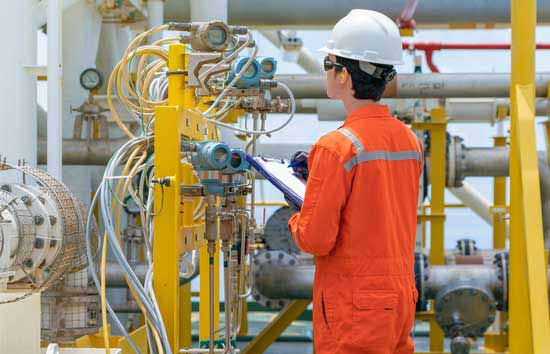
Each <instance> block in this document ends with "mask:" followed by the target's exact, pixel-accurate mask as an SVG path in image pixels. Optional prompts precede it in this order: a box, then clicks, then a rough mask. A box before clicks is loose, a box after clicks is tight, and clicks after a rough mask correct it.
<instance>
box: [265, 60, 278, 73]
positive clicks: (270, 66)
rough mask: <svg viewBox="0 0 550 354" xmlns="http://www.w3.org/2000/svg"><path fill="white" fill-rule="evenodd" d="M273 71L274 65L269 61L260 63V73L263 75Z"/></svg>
mask: <svg viewBox="0 0 550 354" xmlns="http://www.w3.org/2000/svg"><path fill="white" fill-rule="evenodd" d="M273 70H275V65H274V64H273V62H272V61H271V60H264V61H263V63H262V71H263V72H264V73H269V74H270V73H272V72H273Z"/></svg>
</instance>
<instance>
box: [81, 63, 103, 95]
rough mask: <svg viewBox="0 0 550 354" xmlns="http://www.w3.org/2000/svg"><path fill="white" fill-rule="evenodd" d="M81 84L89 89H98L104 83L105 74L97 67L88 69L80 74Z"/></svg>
mask: <svg viewBox="0 0 550 354" xmlns="http://www.w3.org/2000/svg"><path fill="white" fill-rule="evenodd" d="M80 85H81V86H82V87H83V88H84V89H86V90H88V91H92V90H97V89H98V88H100V87H101V85H103V76H102V75H101V73H100V72H99V70H97V69H95V68H89V69H86V70H84V71H83V72H82V74H80Z"/></svg>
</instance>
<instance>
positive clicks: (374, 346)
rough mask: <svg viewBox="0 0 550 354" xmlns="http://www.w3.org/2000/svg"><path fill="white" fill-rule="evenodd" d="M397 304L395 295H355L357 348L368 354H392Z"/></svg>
mask: <svg viewBox="0 0 550 354" xmlns="http://www.w3.org/2000/svg"><path fill="white" fill-rule="evenodd" d="M398 302H399V297H398V294H397V293H396V292H392V291H355V292H354V293H353V307H352V320H353V332H354V335H355V340H354V342H355V343H354V344H355V345H357V346H358V347H360V348H361V349H362V350H364V351H365V353H376V354H387V353H388V354H389V353H392V352H393V349H394V348H395V340H396V337H395V321H396V317H397V305H398Z"/></svg>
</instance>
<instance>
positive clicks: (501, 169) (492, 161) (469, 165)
mask: <svg viewBox="0 0 550 354" xmlns="http://www.w3.org/2000/svg"><path fill="white" fill-rule="evenodd" d="M462 155H463V158H462V159H461V161H459V162H458V163H457V173H458V174H459V175H462V176H464V177H491V176H496V177H503V176H509V175H510V172H509V167H510V150H509V149H508V148H504V147H493V148H467V147H463V148H462ZM538 166H539V178H540V198H541V208H542V222H543V228H544V240H545V247H546V248H549V247H550V168H549V167H548V164H547V163H546V152H544V151H539V152H538Z"/></svg>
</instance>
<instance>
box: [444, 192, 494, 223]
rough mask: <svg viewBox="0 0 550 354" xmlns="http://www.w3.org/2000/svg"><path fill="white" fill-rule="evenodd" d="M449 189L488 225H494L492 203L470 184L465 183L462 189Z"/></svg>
mask: <svg viewBox="0 0 550 354" xmlns="http://www.w3.org/2000/svg"><path fill="white" fill-rule="evenodd" d="M447 189H448V190H449V191H450V192H451V193H452V194H453V195H454V196H455V197H456V198H458V200H460V201H461V202H462V203H464V205H465V206H467V207H468V208H470V209H471V210H472V211H473V212H474V213H475V214H476V215H477V216H479V217H480V218H482V219H483V220H484V221H485V222H486V223H487V224H489V225H493V215H492V214H491V203H490V202H489V200H487V199H486V198H485V197H484V196H483V195H481V193H479V192H478V191H477V190H476V189H475V188H474V187H472V186H471V185H470V184H469V183H467V182H463V184H462V187H459V188H447Z"/></svg>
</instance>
